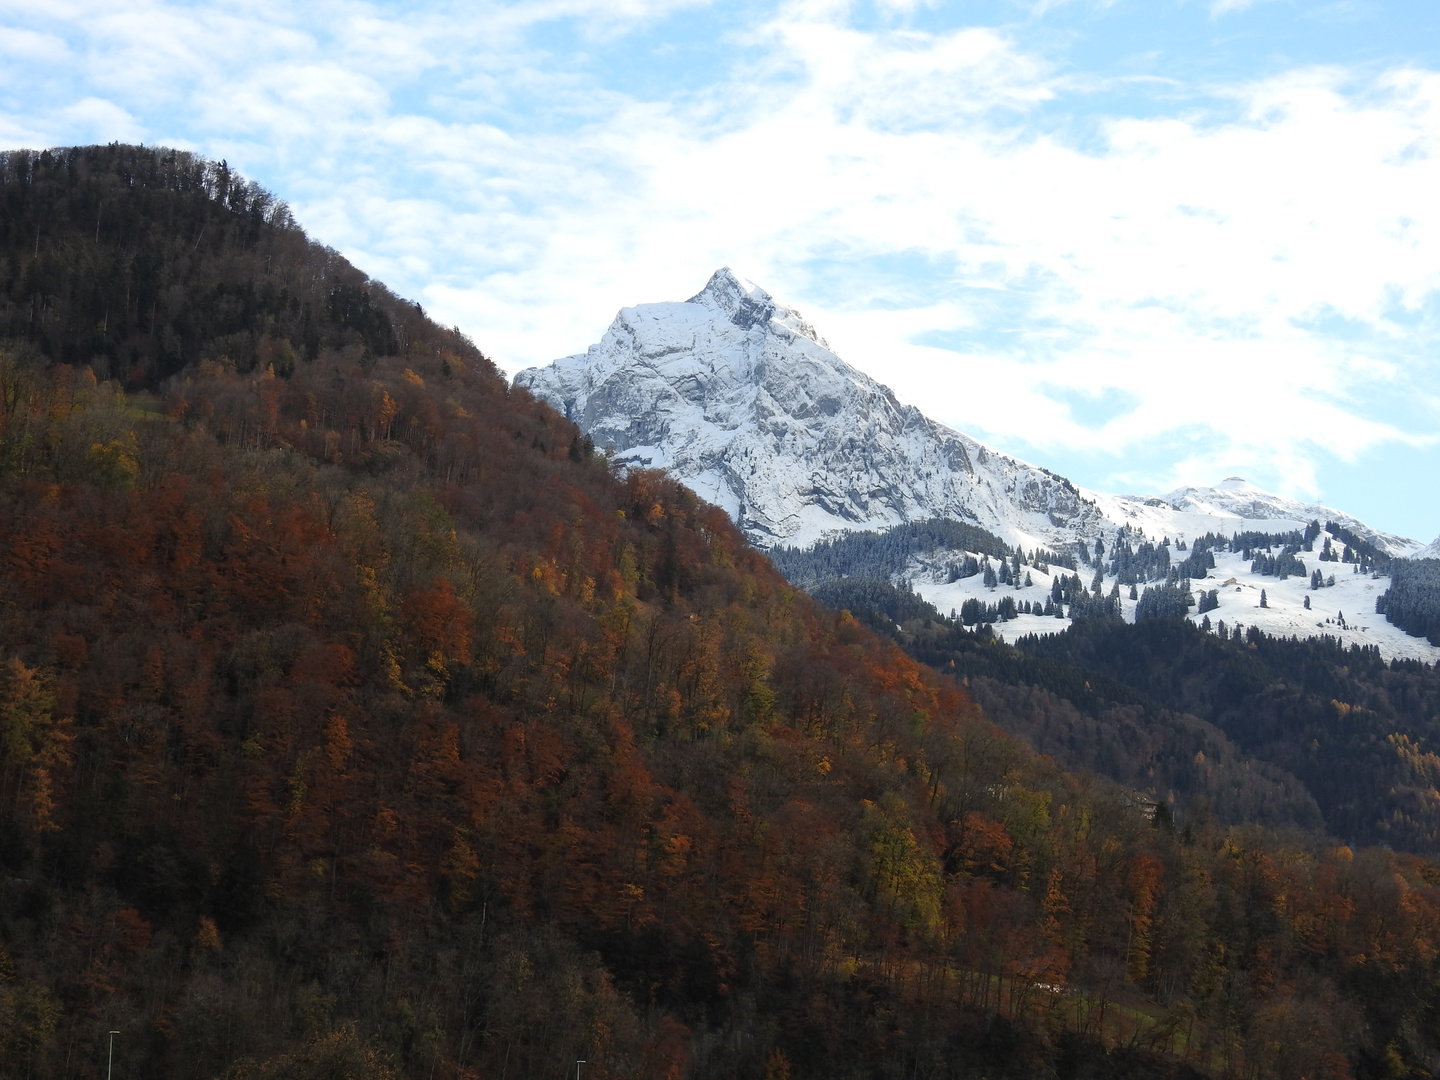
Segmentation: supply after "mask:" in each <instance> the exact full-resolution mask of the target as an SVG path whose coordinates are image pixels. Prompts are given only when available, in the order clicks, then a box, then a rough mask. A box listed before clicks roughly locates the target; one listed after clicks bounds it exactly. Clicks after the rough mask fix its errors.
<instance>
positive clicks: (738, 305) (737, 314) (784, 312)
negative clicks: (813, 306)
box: [647, 266, 830, 349]
mask: <svg viewBox="0 0 1440 1080" xmlns="http://www.w3.org/2000/svg"><path fill="white" fill-rule="evenodd" d="M685 302H686V303H687V304H699V305H701V306H703V307H706V308H709V309H710V310H711V311H714V312H717V313H719V314H723V315H724V316H725V317H726V318H728V319H729V320H730V321H731V322H732V323H734V324H735V325H736V326H738V327H739V328H740V329H742V330H749V329H750V328H751V327H752V326H756V325H760V326H766V327H769V328H770V329H771V330H772V331H773V330H778V329H780V328H783V329H784V330H785V331H789V332H790V333H792V334H796V335H798V336H800V337H806V338H809V339H810V340H811V341H813V342H815V344H817V345H819V346H820V347H821V348H822V349H828V348H829V347H830V346H829V344H828V343H827V342H826V341H825V339H824V338H822V337H821V336H820V335H819V334H817V333H816V332H815V328H814V327H813V326H811V325H810V324H809V323H808V322H806V321H805V319H804V318H802V317H801V315H800V313H799V312H798V311H796V310H795V309H794V308H788V307H784V306H782V305H780V304H777V303H776V302H775V298H774V297H773V296H771V295H770V294H769V293H768V292H766V291H765V290H764V289H762V288H761V287H760V286H759V285H756V284H755V283H754V282H753V281H751V280H749V279H748V278H743V277H740V276H739V275H738V274H736V273H735V271H733V270H731V269H730V268H729V267H728V266H722V267H721V268H720V269H719V270H716V271H715V273H713V274H711V275H710V280H709V281H708V282H706V284H705V288H703V289H701V290H700V291H699V292H698V293H696V294H695V295H694V296H692V297H691V298H690V299H689V300H687V301H685ZM647 306H648V305H647Z"/></svg>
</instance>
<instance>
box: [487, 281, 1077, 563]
mask: <svg viewBox="0 0 1440 1080" xmlns="http://www.w3.org/2000/svg"><path fill="white" fill-rule="evenodd" d="M515 382H516V384H517V385H519V386H524V387H526V388H527V389H529V390H530V391H531V392H532V393H534V394H535V395H536V396H537V397H540V398H542V399H543V400H545V401H548V402H550V404H552V405H554V406H555V408H556V409H557V410H559V411H560V412H562V413H563V414H564V415H565V416H567V417H568V418H570V419H571V420H573V421H575V422H576V423H577V424H579V425H580V427H581V428H582V429H584V430H585V431H586V432H587V433H589V435H590V436H591V438H593V439H594V440H595V443H596V445H597V446H600V447H612V446H613V447H614V448H615V450H616V454H617V459H618V460H619V461H621V462H623V463H626V464H634V465H643V466H647V467H651V468H658V469H664V470H666V471H667V472H669V473H670V474H671V475H672V476H674V477H676V478H677V479H679V480H682V481H683V482H684V483H686V484H688V485H689V486H690V487H691V488H693V489H694V490H695V491H696V492H697V493H698V494H700V495H701V496H702V497H704V498H706V499H708V500H710V501H711V502H714V503H715V504H717V505H718V506H721V507H724V509H725V510H726V511H727V512H728V513H729V514H730V515H731V517H732V518H733V519H734V520H735V521H736V522H737V523H738V524H739V525H740V527H741V528H742V529H743V530H744V531H745V533H746V535H748V536H749V537H750V538H751V540H752V541H753V542H754V543H756V544H758V545H760V546H762V547H771V546H774V545H777V544H792V545H799V546H804V545H807V544H810V543H812V542H814V541H815V540H817V539H819V538H820V537H821V536H823V535H825V534H826V533H829V532H832V531H834V530H835V529H877V528H883V527H885V526H887V525H895V524H898V523H900V522H903V521H912V520H920V519H924V518H931V517H949V518H954V519H956V520H960V521H966V522H970V523H972V524H976V525H979V526H980V527H982V528H985V529H988V530H990V531H991V532H995V533H997V534H998V535H1000V536H1002V537H1004V538H1005V539H1006V540H1007V541H1009V542H1010V543H1023V544H1025V545H1026V546H1029V547H1034V546H1036V545H1037V544H1050V543H1055V542H1059V541H1062V540H1064V539H1067V538H1068V537H1069V536H1071V535H1085V534H1088V533H1092V532H1094V531H1095V530H1096V529H1097V528H1099V527H1100V524H1101V522H1100V517H1099V515H1098V514H1097V512H1096V511H1095V508H1094V507H1093V506H1092V505H1091V504H1090V503H1088V502H1087V501H1086V500H1085V499H1084V498H1083V497H1082V495H1081V493H1080V492H1079V491H1078V490H1077V489H1076V488H1075V486H1074V485H1073V484H1071V483H1069V481H1067V480H1065V479H1063V478H1061V477H1058V476H1055V475H1053V474H1051V473H1048V472H1046V471H1045V470H1044V469H1039V468H1036V467H1034V466H1032V465H1027V464H1026V463H1024V462H1022V461H1018V460H1016V459H1014V458H1010V457H1006V456H1004V455H1001V454H997V453H995V452H994V451H993V450H990V449H988V448H986V447H985V446H983V445H981V444H980V443H978V442H976V441H975V440H974V439H971V438H969V437H968V436H966V435H962V434H960V433H959V432H956V431H952V430H950V429H949V428H946V427H944V426H942V425H940V424H937V423H935V422H934V421H932V420H929V419H927V418H926V417H925V416H924V415H922V414H921V413H920V411H919V410H918V409H916V408H914V407H913V406H904V405H901V404H900V403H899V402H898V401H896V399H895V396H894V394H892V393H891V392H890V390H889V389H887V388H886V387H884V386H881V385H880V384H879V383H877V382H875V380H873V379H871V378H870V377H869V376H868V375H865V374H864V373H862V372H860V371H857V370H856V369H855V368H853V367H851V366H850V365H848V364H846V363H845V362H844V361H843V360H841V359H840V358H839V357H838V356H836V355H835V354H834V353H833V352H831V351H830V349H829V348H828V347H827V345H826V343H825V340H824V339H823V338H822V337H820V336H819V335H818V334H817V333H816V332H815V330H814V328H813V327H811V326H810V324H809V323H807V322H805V320H804V319H803V318H802V317H801V316H800V314H799V313H798V312H796V311H794V310H792V309H790V308H787V307H784V306H782V305H780V304H777V303H776V301H775V299H774V298H773V297H772V296H771V295H770V294H769V293H767V292H765V291H764V290H763V289H761V288H759V287H758V286H756V285H754V284H752V283H750V282H748V281H745V280H743V279H741V278H739V277H737V276H736V275H735V274H733V273H732V272H731V271H730V270H728V269H722V270H717V271H716V272H715V274H714V276H712V277H711V279H710V281H709V283H708V284H707V285H706V286H705V288H704V289H703V290H701V291H700V292H699V293H698V294H697V295H695V296H693V297H691V298H690V299H689V300H687V301H685V302H684V303H662V304H642V305H640V306H638V307H633V308H625V309H624V310H622V311H621V312H620V314H619V315H617V316H616V318H615V322H614V323H612V324H611V326H610V329H609V330H608V331H606V333H605V336H604V337H603V338H602V339H601V341H600V342H599V344H597V345H593V346H591V347H590V349H589V351H588V352H586V353H582V354H579V355H576V356H570V357H566V358H565V359H563V360H557V361H556V362H555V363H554V364H553V365H551V366H550V367H547V368H531V369H529V370H527V371H522V372H521V373H520V374H519V375H517V376H516V378H515Z"/></svg>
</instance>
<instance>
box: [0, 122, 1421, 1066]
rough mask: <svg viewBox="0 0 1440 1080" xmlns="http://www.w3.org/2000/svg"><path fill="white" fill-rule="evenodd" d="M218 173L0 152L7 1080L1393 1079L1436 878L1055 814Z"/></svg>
mask: <svg viewBox="0 0 1440 1080" xmlns="http://www.w3.org/2000/svg"><path fill="white" fill-rule="evenodd" d="M232 179H233V178H231V177H229V175H228V170H223V169H221V167H220V166H217V165H215V164H214V163H210V162H205V161H202V160H200V159H196V158H192V157H190V156H188V155H184V154H178V153H175V152H172V151H167V150H159V149H153V148H143V147H126V146H110V147H88V148H78V149H71V150H61V151H55V152H51V153H49V154H46V155H32V154H11V155H4V156H0V194H3V197H4V199H5V200H6V202H5V209H6V213H7V215H8V214H12V213H14V214H21V215H24V217H23V218H22V220H26V221H37V220H39V221H43V222H44V223H45V227H44V233H43V235H42V238H41V241H40V242H39V243H38V244H37V243H36V241H35V239H34V236H33V234H26V233H24V232H22V231H20V230H16V231H15V232H14V233H12V234H7V235H8V237H9V238H8V239H7V241H6V243H5V245H4V246H3V248H0V271H3V273H4V275H5V285H6V287H7V288H8V289H10V290H11V292H10V293H9V295H11V296H15V295H19V296H27V295H28V296H29V297H30V298H31V300H32V302H33V306H32V308H31V310H32V311H34V312H36V313H37V317H36V319H35V320H33V321H31V322H26V321H24V320H23V319H22V320H19V321H18V322H11V323H10V324H9V325H10V326H11V331H10V335H9V336H8V337H7V338H6V339H5V340H3V341H0V404H3V409H0V1078H3V1080H20V1078H22V1077H23V1078H24V1080H59V1078H61V1077H71V1076H77V1075H95V1076H98V1075H101V1074H102V1071H104V1070H105V1069H106V1064H107V1063H106V1046H107V1034H108V1033H109V1032H112V1031H115V1032H117V1033H118V1034H117V1036H116V1038H115V1041H114V1049H115V1062H114V1065H115V1069H114V1072H115V1075H116V1076H117V1077H131V1076H147V1077H159V1078H172V1077H173V1078H175V1080H179V1078H181V1077H184V1078H186V1080H192V1078H197V1077H198V1078H201V1080H206V1078H222V1077H224V1078H228V1080H242V1078H267V1080H282V1078H283V1080H292V1078H293V1080H299V1078H312V1077H330V1078H339V1077H344V1078H346V1080H389V1078H392V1077H395V1076H396V1075H403V1076H405V1077H413V1078H416V1080H419V1078H421V1077H424V1078H426V1080H467V1078H474V1077H493V1076H501V1077H513V1078H517V1080H529V1078H532V1077H533V1078H540V1077H555V1076H563V1075H567V1073H568V1071H569V1070H570V1069H572V1068H574V1066H575V1063H576V1061H577V1060H578V1059H584V1060H585V1062H586V1063H587V1064H586V1066H585V1076H586V1077H587V1078H593V1080H611V1078H614V1080H619V1078H622V1077H623V1078H626V1080H630V1078H639V1080H674V1078H680V1077H687V1076H688V1077H693V1078H694V1080H711V1078H715V1080H719V1078H721V1077H726V1078H733V1077H755V1078H759V1077H771V1078H774V1077H786V1076H788V1077H792V1078H794V1080H810V1078H818V1077H827V1078H828V1077H838V1078H844V1080H904V1078H911V1077H915V1076H929V1077H936V1078H939V1077H958V1076H977V1075H984V1076H1008V1077H1012V1078H1016V1080H1025V1078H1030V1077H1035V1078H1039V1077H1053V1076H1056V1075H1061V1076H1072V1075H1073V1076H1081V1075H1097V1076H1100V1075H1103V1076H1111V1077H1117V1078H1127V1077H1135V1078H1138V1077H1175V1078H1179V1077H1182V1076H1183V1077H1192V1078H1193V1076H1194V1075H1195V1074H1196V1073H1197V1072H1198V1073H1200V1074H1202V1075H1215V1076H1219V1075H1262V1076H1275V1077H1280V1078H1284V1080H1290V1078H1299V1077H1302V1076H1305V1077H1318V1076H1334V1077H1340V1076H1345V1075H1356V1076H1364V1077H1369V1076H1377V1077H1378V1076H1392V1075H1407V1074H1408V1075H1426V1070H1427V1069H1430V1066H1429V1065H1427V1064H1426V1063H1427V1062H1432V1061H1433V1060H1434V1059H1435V1055H1436V1053H1437V1050H1440V1048H1437V1046H1436V1045H1435V1037H1434V1032H1435V1031H1436V1030H1437V1028H1436V1024H1435V1018H1436V1015H1435V1014H1436V1005H1437V1003H1440V868H1437V866H1436V864H1435V863H1433V862H1431V861H1428V860H1425V859H1422V858H1417V857H1414V856H1409V855H1404V854H1397V853H1395V852H1391V851H1382V850H1361V851H1358V852H1352V851H1350V850H1349V849H1346V848H1339V847H1336V846H1335V845H1333V844H1332V843H1330V842H1327V841H1325V840H1323V839H1320V838H1317V837H1313V836H1308V835H1288V836H1279V835H1275V834H1271V833H1267V832H1265V831H1264V830H1261V829H1241V830H1233V831H1231V830H1224V829H1220V828H1216V827H1212V826H1210V825H1207V823H1206V822H1205V821H1203V820H1197V821H1193V822H1186V823H1185V824H1184V825H1183V826H1180V827H1175V824H1174V822H1173V821H1171V820H1169V818H1168V817H1167V816H1166V815H1165V814H1164V813H1162V812H1161V810H1160V808H1158V807H1157V808H1155V809H1154V811H1153V814H1147V813H1146V812H1145V809H1146V808H1145V807H1144V806H1143V805H1137V802H1136V800H1135V799H1134V798H1132V797H1131V796H1130V795H1128V794H1126V793H1124V792H1120V791H1117V790H1116V789H1115V788H1113V787H1111V786H1109V785H1106V784H1104V783H1100V782H1097V781H1095V780H1094V779H1092V778H1081V777H1075V776H1070V775H1067V774H1065V773H1064V772H1062V771H1061V770H1060V769H1059V768H1057V767H1056V765H1055V764H1054V762H1053V761H1050V760H1048V759H1045V758H1042V757H1040V756H1038V755H1036V754H1035V753H1033V752H1032V751H1031V750H1030V749H1028V748H1027V747H1026V746H1024V745H1023V744H1021V743H1020V742H1017V741H1016V740H1014V739H1012V738H1009V737H1007V736H1006V735H1005V734H1004V733H1002V732H1001V731H999V730H998V729H997V728H995V727H994V726H993V725H992V724H991V723H990V722H989V721H987V720H986V719H985V717H984V716H983V714H982V713H981V712H980V711H979V710H978V709H977V708H976V706H975V704H974V702H973V701H972V700H971V699H970V698H969V696H968V694H967V693H966V692H965V690H964V689H963V688H962V687H961V686H960V685H958V684H957V683H956V682H955V681H954V680H951V679H949V678H947V677H945V676H942V675H939V674H937V673H936V672H934V671H933V670H931V669H929V668H926V667H924V666H922V665H919V664H917V663H914V662H912V661H911V660H909V659H907V658H906V657H904V656H903V655H901V654H900V653H899V652H898V651H897V650H896V649H895V648H894V647H892V645H891V644H890V643H888V642H885V641H883V640H882V639H880V638H879V637H877V636H876V635H875V634H873V633H871V632H870V631H868V630H867V629H865V628H864V627H863V626H862V625H860V624H859V623H858V622H857V621H856V620H855V619H853V618H850V617H847V616H845V615H844V614H843V613H837V612H835V611H832V610H828V609H825V608H823V607H821V606H819V605H818V604H815V603H814V602H812V601H811V600H810V599H808V598H807V597H806V596H804V595H803V594H801V593H799V592H797V591H796V590H795V589H793V588H792V587H790V586H789V585H787V584H786V583H785V582H784V581H783V580H782V579H781V578H780V577H779V575H778V574H777V573H776V572H775V571H774V569H773V567H771V566H770V565H769V564H768V563H767V561H766V560H765V559H763V558H761V557H760V556H759V555H758V554H757V553H756V552H755V550H754V549H753V548H751V547H750V546H749V545H748V544H746V543H745V541H744V538H743V536H742V535H741V534H740V533H739V532H738V530H736V529H735V528H734V527H733V525H732V524H731V523H730V522H729V521H728V519H727V518H726V516H725V514H724V513H723V512H722V511H720V510H719V509H717V508H715V507H711V506H708V505H706V504H703V503H701V502H699V501H698V500H696V499H695V497H694V496H693V494H692V493H690V492H689V491H688V490H686V489H685V488H683V487H681V486H680V485H678V484H677V483H676V482H674V481H673V480H671V479H669V478H667V477H665V476H663V475H662V474H659V473H656V472H654V471H649V470H644V469H635V470H631V471H629V472H628V473H627V474H626V475H624V476H617V475H616V473H615V471H613V470H612V469H611V468H609V467H608V465H607V463H606V462H605V461H604V460H603V459H602V458H600V457H598V456H597V455H595V454H593V453H592V452H591V448H590V446H589V445H588V443H587V441H586V440H585V439H584V438H583V437H582V435H581V433H580V431H579V430H578V429H577V428H576V427H575V426H574V425H572V424H571V423H569V422H568V421H566V420H564V419H563V418H561V417H559V416H558V415H556V414H555V412H554V411H553V410H552V409H550V408H549V407H548V406H546V405H544V404H543V403H540V402H537V401H536V400H535V399H534V398H532V397H531V396H530V395H528V394H526V393H524V392H523V391H515V390H513V389H511V388H510V387H508V386H507V385H506V384H505V382H504V381H503V380H502V379H500V378H499V377H498V375H497V373H496V371H495V369H494V367H493V366H492V365H491V364H490V363H489V361H488V360H487V359H486V358H485V357H484V356H483V354H481V352H480V351H479V350H478V349H477V348H476V347H475V346H474V345H473V344H472V343H471V342H469V341H467V340H466V339H465V338H463V337H462V336H461V335H459V334H458V333H455V332H453V331H449V330H445V329H443V328H441V327H438V326H436V325H435V324H433V323H432V322H430V321H429V320H428V319H425V318H424V316H423V314H422V313H420V312H419V311H417V310H416V309H415V307H414V305H412V304H407V303H405V302H403V301H401V300H400V299H399V298H397V297H395V296H393V295H392V294H390V293H389V292H388V291H386V290H384V289H383V287H381V286H379V285H378V284H376V283H373V282H369V281H368V280H367V279H366V278H365V277H364V275H363V274H361V273H360V272H359V271H358V270H356V269H355V268H354V267H351V266H350V265H349V264H348V263H346V262H345V261H344V260H343V259H341V258H339V256H336V255H335V254H334V253H333V252H327V251H326V250H325V249H323V248H320V247H319V246H318V245H316V244H314V243H313V242H311V241H309V240H308V239H307V238H306V237H305V236H304V234H303V233H301V232H300V231H299V230H298V229H295V228H294V227H293V223H290V222H288V221H286V220H284V219H283V218H276V219H272V220H261V221H260V222H259V223H258V224H256V223H255V222H254V221H253V220H252V219H251V217H250V216H249V213H248V211H247V210H246V209H245V208H244V207H239V206H236V205H234V203H233V202H232V201H231V199H230V196H229V195H228V194H227V192H229V191H230V190H232V185H231V181H232ZM247 191H248V193H247V196H246V200H245V202H246V204H247V206H250V207H253V206H254V205H255V200H254V199H253V198H252V197H251V196H255V195H258V193H256V192H255V191H254V190H253V189H247ZM102 207H103V208H104V212H105V213H106V214H109V213H111V212H114V213H116V214H117V215H119V216H120V217H121V218H122V220H125V221H126V222H127V228H126V230H124V231H123V232H119V233H118V234H117V235H114V236H110V237H106V236H103V235H102V237H101V238H100V240H98V241H97V240H96V239H95V225H94V222H95V220H96V212H97V210H98V209H100V208H102ZM5 220H6V221H8V220H9V218H6V219H5ZM137 253H144V254H146V255H147V257H149V256H152V255H153V256H154V257H155V258H156V259H157V260H158V264H157V265H154V266H151V267H150V269H151V270H153V271H155V273H154V274H153V275H152V276H151V277H149V278H147V281H148V282H149V284H147V288H150V287H152V286H153V285H154V283H155V282H156V281H160V282H164V283H165V288H164V289H163V290H162V291H161V292H160V293H159V294H157V295H155V296H154V298H153V299H152V300H151V304H152V307H151V308H150V310H149V311H147V310H145V309H143V308H141V309H138V311H137V309H136V307H135V306H134V304H133V302H132V301H129V300H127V291H126V286H127V283H128V284H130V285H131V286H132V287H133V284H134V283H133V281H131V280H129V279H127V278H126V276H125V270H126V268H127V266H131V265H133V264H132V262H131V257H132V256H137ZM137 257H138V256H137ZM147 298H148V297H147ZM107 301H108V302H110V303H112V304H113V306H112V307H111V308H110V310H111V311H112V313H114V317H112V319H111V320H109V321H107V320H106V319H105V317H104V311H105V310H106V307H105V305H106V303H107ZM307 304H309V305H310V307H309V312H310V317H309V318H308V319H307V318H306V317H305V312H306V305H307ZM151 311H154V312H155V324H156V326H157V339H158V338H159V337H160V336H162V335H161V331H162V330H163V328H165V327H167V326H168V327H169V329H170V331H171V335H172V338H171V342H170V346H167V349H170V351H166V352H164V353H161V352H160V351H158V349H159V346H158V345H157V346H156V349H157V351H155V352H146V351H145V348H144V347H143V346H144V345H145V340H146V330H147V328H148V326H149V325H150V319H149V315H150V312H151ZM39 312H45V313H46V318H45V319H43V320H42V319H40V318H39V317H38V313H39ZM50 313H56V317H55V318H54V320H53V321H51V320H50ZM60 313H64V318H63V319H61V318H60V317H59V314H60ZM10 314H13V313H7V318H8V317H9V315H10ZM91 314H94V315H98V316H99V318H98V319H95V320H91V319H89V318H88V316H89V315H91ZM137 318H138V320H139V321H137ZM308 331H313V336H311V337H310V338H309V340H310V341H311V342H313V343H314V344H315V351H314V352H313V356H312V355H311V350H310V348H309V346H308V345H307V344H306V341H305V340H304V338H303V335H304V334H305V333H307V332H308ZM295 335H301V339H300V340H297V338H296V336H295ZM171 347H173V348H171ZM87 351H88V353H89V355H90V356H91V359H90V360H88V361H87V360H85V357H86V355H87ZM290 358H293V360H294V365H293V367H290V366H289V365H288V363H287V362H286V361H287V360H288V359H290ZM71 361H75V362H73V363H72V362H71ZM172 365H174V366H172ZM1242 656H1243V654H1242ZM1011 704H1012V705H1013V704H1014V702H1011ZM1045 705H1046V703H1045V702H1044V701H1039V700H1037V707H1039V708H1044V707H1045ZM1030 718H1031V719H1032V720H1033V719H1035V717H1034V716H1031V717H1030ZM1197 738H1198V739H1199V740H1200V741H1199V742H1198V743H1196V745H1197V746H1198V745H1213V743H1211V744H1206V743H1204V741H1203V739H1204V738H1205V735H1204V733H1203V732H1201V733H1197ZM1192 741H1193V740H1192ZM1173 749H1174V750H1175V752H1176V753H1180V752H1181V751H1182V750H1183V751H1188V750H1189V749H1190V744H1189V743H1180V744H1174V745H1173ZM1403 749H1404V750H1405V752H1406V753H1407V754H1410V755H1411V756H1412V757H1414V758H1415V760H1416V762H1417V765H1416V768H1417V769H1421V768H1424V767H1426V758H1425V753H1424V752H1423V751H1421V750H1420V749H1418V748H1416V747H1414V746H1413V745H1412V744H1410V743H1405V744H1404V746H1403ZM1253 790H1255V791H1257V792H1262V793H1263V792H1264V791H1265V790H1266V788H1265V787H1264V785H1261V786H1258V787H1255V788H1254V789H1253ZM1061 988H1063V990H1062V989H1061ZM1070 991H1074V992H1070ZM1430 1071H1431V1072H1433V1071H1434V1070H1433V1069H1430Z"/></svg>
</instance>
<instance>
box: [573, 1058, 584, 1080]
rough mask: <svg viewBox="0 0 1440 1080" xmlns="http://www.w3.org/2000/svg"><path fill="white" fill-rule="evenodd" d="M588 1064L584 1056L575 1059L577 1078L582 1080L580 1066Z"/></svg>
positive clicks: (576, 1079)
mask: <svg viewBox="0 0 1440 1080" xmlns="http://www.w3.org/2000/svg"><path fill="white" fill-rule="evenodd" d="M584 1064H586V1061H585V1059H584V1058H576V1059H575V1080H580V1066H581V1065H584Z"/></svg>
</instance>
